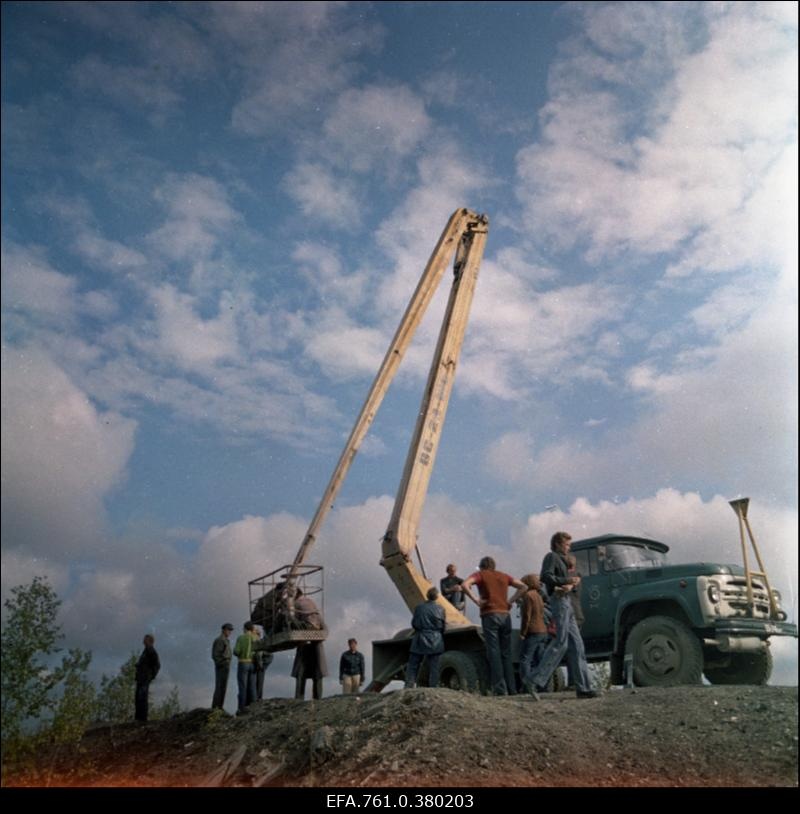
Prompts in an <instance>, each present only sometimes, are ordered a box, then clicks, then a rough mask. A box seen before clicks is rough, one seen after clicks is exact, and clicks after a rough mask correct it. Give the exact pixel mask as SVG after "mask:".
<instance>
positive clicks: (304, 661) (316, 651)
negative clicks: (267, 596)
mask: <svg viewBox="0 0 800 814" xmlns="http://www.w3.org/2000/svg"><path fill="white" fill-rule="evenodd" d="M294 611H295V619H296V621H297V623H298V624H299V626H300V628H301V629H304V630H324V629H325V620H324V619H323V618H322V612H321V611H320V609H319V608H318V607H317V605H316V603H315V602H314V600H313V599H312V598H311V597H310V596H306V595H305V594H304V593H303V592H302V591H301V590H300V589H299V588H298V589H297V593H296V595H295V600H294ZM327 675H328V662H327V660H326V658H325V647H324V646H323V643H322V642H321V641H308V642H303V643H302V644H299V645H298V646H297V650H296V651H295V654H294V662H293V663H292V676H293V677H294V679H295V685H294V697H295V698H300V699H303V698H305V695H306V681H308V679H311V697H312V698H313V699H314V700H315V701H318V700H319V699H320V698H322V679H323V678H325V676H327Z"/></svg>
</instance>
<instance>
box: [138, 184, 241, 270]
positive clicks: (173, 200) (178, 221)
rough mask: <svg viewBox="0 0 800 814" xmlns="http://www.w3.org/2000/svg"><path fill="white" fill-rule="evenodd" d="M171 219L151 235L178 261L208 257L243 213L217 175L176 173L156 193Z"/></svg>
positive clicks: (153, 239)
mask: <svg viewBox="0 0 800 814" xmlns="http://www.w3.org/2000/svg"><path fill="white" fill-rule="evenodd" d="M154 197H155V199H156V200H157V201H158V202H160V203H161V204H163V206H164V207H165V209H166V210H167V213H168V216H169V217H168V220H167V221H166V222H165V223H164V225H163V226H161V227H160V228H158V229H157V230H156V231H155V232H153V233H152V234H151V235H150V236H149V242H150V243H151V244H152V245H153V247H154V248H156V249H157V250H158V251H160V252H162V253H163V254H164V255H165V256H166V257H168V258H169V259H171V260H175V261H192V260H199V259H202V258H206V257H208V256H210V255H211V254H212V252H213V251H214V250H215V249H216V248H217V247H218V245H219V243H220V240H221V239H222V237H223V235H225V234H227V233H228V231H229V230H230V229H232V228H233V227H234V226H236V225H237V224H238V223H239V222H240V220H241V217H240V215H239V214H238V213H237V212H236V211H235V210H234V209H233V207H232V206H231V204H230V203H229V201H228V194H227V192H226V191H225V189H224V188H223V187H222V186H221V185H220V184H219V183H218V182H217V181H216V180H215V179H213V178H210V177H208V176H202V175H198V174H196V173H189V174H186V175H173V176H171V177H170V178H168V179H167V181H166V182H165V183H164V184H162V186H160V187H159V188H158V189H157V190H156V191H155V194H154Z"/></svg>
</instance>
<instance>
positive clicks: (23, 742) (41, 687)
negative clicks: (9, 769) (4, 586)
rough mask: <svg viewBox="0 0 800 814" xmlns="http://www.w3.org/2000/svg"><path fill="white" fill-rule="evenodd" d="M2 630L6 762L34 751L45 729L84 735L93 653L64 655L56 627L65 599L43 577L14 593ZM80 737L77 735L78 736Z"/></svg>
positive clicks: (87, 718)
mask: <svg viewBox="0 0 800 814" xmlns="http://www.w3.org/2000/svg"><path fill="white" fill-rule="evenodd" d="M5 607H6V610H7V611H8V613H7V616H6V619H5V622H4V624H3V628H2V641H0V660H1V662H2V664H1V666H0V669H1V670H2V742H3V758H4V761H6V760H8V761H14V760H16V759H17V758H19V757H21V756H22V754H24V752H26V751H28V750H30V749H32V748H35V745H36V742H37V740H38V738H37V736H40V735H41V734H42V731H43V728H44V727H45V726H48V725H52V724H53V722H54V721H56V720H57V721H58V727H59V729H58V730H56V731H57V732H61V733H62V734H63V733H67V732H70V733H74V732H76V731H77V730H78V729H80V732H81V733H82V732H83V729H84V728H85V725H86V723H88V720H89V715H90V714H91V706H92V704H91V703H88V701H89V699H90V696H91V695H92V692H93V690H92V691H91V692H90V690H89V689H88V681H87V680H86V670H87V668H88V666H89V662H90V661H91V658H92V655H91V653H90V652H87V651H83V650H80V649H77V648H75V649H72V650H70V651H69V652H68V653H67V654H66V655H64V656H62V657H61V662H60V663H58V661H57V655H58V654H59V653H60V652H61V650H62V648H61V647H59V646H58V643H59V642H60V641H61V640H62V639H63V638H64V636H63V634H62V633H61V627H60V625H59V624H58V623H57V617H58V610H59V608H60V607H61V600H60V599H59V598H58V596H57V595H56V593H55V591H54V590H53V588H52V587H51V586H50V584H49V582H48V581H47V579H46V578H45V577H39V576H36V577H34V578H33V581H32V582H31V584H30V585H18V586H16V587H15V588H12V589H11V597H10V598H9V599H7V600H6V602H5ZM78 737H79V735H78Z"/></svg>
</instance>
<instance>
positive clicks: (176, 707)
mask: <svg viewBox="0 0 800 814" xmlns="http://www.w3.org/2000/svg"><path fill="white" fill-rule="evenodd" d="M181 712H183V707H182V706H181V700H180V698H179V697H178V687H177V685H173V687H172V689H171V690H170V691H169V693H168V694H167V697H166V698H165V699H164V700H163V701H162V702H161V703H160V704H156V705H155V707H153V709H152V712H151V714H150V719H151V720H153V721H165V720H166V719H167V718H171V717H172V716H173V715H178V714H179V713H181Z"/></svg>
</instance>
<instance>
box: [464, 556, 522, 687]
mask: <svg viewBox="0 0 800 814" xmlns="http://www.w3.org/2000/svg"><path fill="white" fill-rule="evenodd" d="M478 568H479V569H480V570H479V571H476V572H475V573H474V574H471V575H470V576H469V577H467V578H466V579H465V580H464V582H463V584H462V586H461V587H462V590H463V591H464V593H465V594H466V595H467V596H468V597H469V598H470V599H471V600H472V601H473V602H474V603H475V604H476V605H477V606H478V607H479V608H480V611H481V627H482V628H483V639H484V641H485V642H486V658H487V659H488V661H489V676H490V678H489V681H490V685H491V690H492V692H493V693H494V695H515V694H516V692H517V685H516V681H515V680H514V665H513V664H512V663H511V613H510V611H511V606H512V605H513V604H514V602H516V601H517V599H519V597H520V596H522V594H523V593H525V591H526V590H527V588H526V585H525V583H523V582H520V581H519V580H518V579H515V578H514V577H512V576H509V575H508V574H504V573H503V572H502V571H497V570H496V569H495V562H494V560H493V559H492V558H491V557H484V558H483V559H482V560H481V561H480V563H479V564H478ZM473 585H477V586H478V593H479V594H480V596H481V598H480V600H478V599H476V598H475V597H474V596H473V595H472V591H471V590H470V588H471V587H472V586H473ZM510 585H511V586H513V587H514V588H517V592H516V593H515V594H514V596H512V597H511V600H510V601H509V599H508V588H509V586H510Z"/></svg>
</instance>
